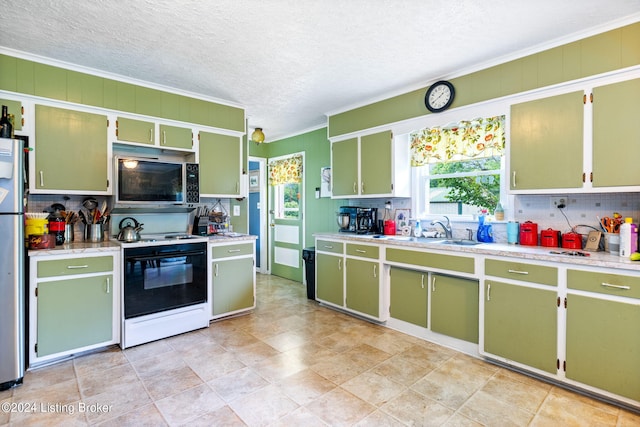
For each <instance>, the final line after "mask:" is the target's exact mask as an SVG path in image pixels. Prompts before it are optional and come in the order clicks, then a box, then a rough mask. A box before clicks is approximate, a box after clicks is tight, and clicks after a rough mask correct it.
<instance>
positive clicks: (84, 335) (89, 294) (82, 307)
mask: <svg viewBox="0 0 640 427" xmlns="http://www.w3.org/2000/svg"><path fill="white" fill-rule="evenodd" d="M37 289H38V294H37V295H38V297H37V302H38V308H37V313H38V326H37V331H38V338H37V352H36V353H37V355H38V357H43V356H48V355H51V354H56V353H61V352H66V351H71V350H74V349H79V348H83V347H86V346H90V345H94V344H99V343H103V342H108V341H110V340H111V339H112V336H113V276H111V275H105V276H95V277H87V278H78V279H64V280H58V281H53V282H41V283H39V284H38V288H37Z"/></svg>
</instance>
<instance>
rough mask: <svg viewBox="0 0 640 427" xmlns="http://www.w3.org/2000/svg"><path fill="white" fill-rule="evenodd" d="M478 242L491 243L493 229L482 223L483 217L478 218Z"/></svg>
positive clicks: (489, 225)
mask: <svg viewBox="0 0 640 427" xmlns="http://www.w3.org/2000/svg"><path fill="white" fill-rule="evenodd" d="M477 238H478V242H483V243H493V227H492V226H491V224H485V223H484V215H480V217H479V218H478V233H477Z"/></svg>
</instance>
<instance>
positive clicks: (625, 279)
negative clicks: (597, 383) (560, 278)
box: [567, 270, 640, 298]
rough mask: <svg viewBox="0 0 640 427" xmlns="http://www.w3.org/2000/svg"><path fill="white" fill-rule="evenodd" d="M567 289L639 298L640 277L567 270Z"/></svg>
mask: <svg viewBox="0 0 640 427" xmlns="http://www.w3.org/2000/svg"><path fill="white" fill-rule="evenodd" d="M567 286H568V287H569V289H579V290H581V291H588V292H598V293H601V294H607V295H616V296H621V297H629V298H640V277H634V276H623V275H621V274H609V273H595V272H593V271H580V270H567Z"/></svg>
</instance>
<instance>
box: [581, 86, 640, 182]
mask: <svg viewBox="0 0 640 427" xmlns="http://www.w3.org/2000/svg"><path fill="white" fill-rule="evenodd" d="M639 100H640V79H634V80H628V81H624V82H620V83H614V84H610V85H606V86H600V87H596V88H594V89H593V180H592V185H593V187H617V186H638V185H640V179H639V177H638V172H637V170H638V163H640V162H639V160H640V152H639V151H638V143H639V142H640V127H639V126H638V118H639V117H640V101H639Z"/></svg>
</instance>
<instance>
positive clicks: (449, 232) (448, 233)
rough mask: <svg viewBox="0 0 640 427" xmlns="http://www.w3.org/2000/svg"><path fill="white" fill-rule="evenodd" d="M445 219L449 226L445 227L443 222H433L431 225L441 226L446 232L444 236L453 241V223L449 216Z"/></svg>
mask: <svg viewBox="0 0 640 427" xmlns="http://www.w3.org/2000/svg"><path fill="white" fill-rule="evenodd" d="M444 219H446V220H447V225H444V224H443V223H442V221H432V222H431V225H436V224H440V226H441V227H442V229H443V230H444V235H445V237H446V238H447V239H453V230H452V229H451V221H450V220H449V217H448V216H445V217H444Z"/></svg>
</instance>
